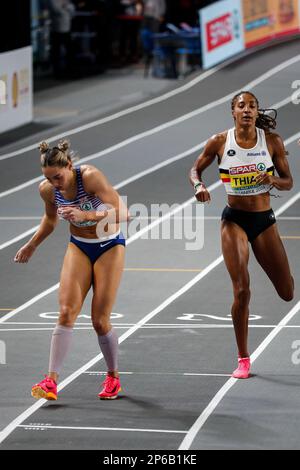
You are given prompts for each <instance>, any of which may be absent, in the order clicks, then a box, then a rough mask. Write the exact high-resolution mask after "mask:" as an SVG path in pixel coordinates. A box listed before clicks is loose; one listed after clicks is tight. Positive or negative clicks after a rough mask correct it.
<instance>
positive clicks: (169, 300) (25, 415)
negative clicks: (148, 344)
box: [0, 256, 223, 443]
mask: <svg viewBox="0 0 300 470" xmlns="http://www.w3.org/2000/svg"><path fill="white" fill-rule="evenodd" d="M222 259H223V257H222V256H220V257H219V258H217V259H216V260H215V261H214V262H212V263H211V264H210V265H209V266H207V267H206V268H205V269H204V270H203V271H202V272H201V273H199V274H198V275H197V276H195V277H194V278H193V279H192V280H191V281H189V282H188V283H187V284H185V285H184V286H183V287H182V288H181V289H179V290H178V291H177V292H176V293H175V294H173V295H171V296H170V297H168V298H167V299H166V300H165V301H164V302H162V303H161V304H160V305H159V306H158V307H157V308H155V309H154V310H152V312H150V313H148V315H146V316H145V317H144V318H142V319H141V320H140V321H139V322H138V323H137V324H136V325H134V326H133V327H131V328H130V329H129V330H127V331H126V332H125V333H124V334H123V335H122V336H121V337H120V338H119V344H121V343H123V341H125V340H126V339H127V338H128V337H129V336H131V335H132V334H133V333H135V332H136V331H137V330H138V329H139V328H140V327H141V326H143V325H144V324H145V323H147V322H148V321H149V320H151V318H153V317H155V316H156V315H157V314H158V313H160V312H161V311H162V310H164V309H165V308H166V307H167V306H168V305H170V304H171V303H172V302H174V301H175V300H176V299H177V298H178V297H180V296H181V295H183V294H184V293H185V292H187V291H188V290H189V289H191V288H192V287H193V286H194V285H195V284H197V283H198V282H199V281H200V280H201V279H202V278H203V277H205V276H206V275H207V274H209V273H210V271H212V270H213V269H214V268H215V267H216V266H218V265H219V264H220V263H221V262H222ZM0 321H1V320H0ZM102 358H103V355H102V354H101V353H100V354H98V355H97V356H96V357H94V358H93V359H91V360H90V361H89V362H87V363H86V364H85V365H84V366H82V367H81V368H80V369H78V370H77V371H75V372H74V373H73V374H71V375H70V376H69V377H67V378H66V379H65V380H63V381H62V382H61V383H60V385H59V386H58V391H59V392H60V391H61V390H63V389H64V388H65V387H66V386H67V385H69V384H70V383H71V382H73V380H75V379H76V378H77V377H79V376H80V375H81V374H82V373H84V372H86V371H87V370H88V369H90V368H91V367H93V366H94V365H95V364H96V363H97V362H98V361H100V359H102ZM44 403H46V400H44V399H42V400H38V401H37V402H36V403H35V404H34V405H32V406H30V407H29V408H28V409H27V410H25V411H24V412H23V413H21V414H20V415H19V416H17V418H15V419H14V420H13V421H12V422H11V423H9V424H8V425H7V426H6V427H5V428H4V429H3V430H2V431H1V432H0V443H1V442H3V441H4V439H6V438H7V437H8V436H9V435H10V434H11V433H12V432H13V431H14V430H15V429H16V427H17V426H19V425H20V424H21V423H23V421H24V420H25V419H27V418H28V417H29V416H31V415H32V414H33V413H34V412H35V411H36V410H38V409H39V408H40V407H41V406H42V405H43V404H44Z"/></svg>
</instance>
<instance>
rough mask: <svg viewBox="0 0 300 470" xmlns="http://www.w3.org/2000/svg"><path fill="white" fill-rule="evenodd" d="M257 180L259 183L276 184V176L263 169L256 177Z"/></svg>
mask: <svg viewBox="0 0 300 470" xmlns="http://www.w3.org/2000/svg"><path fill="white" fill-rule="evenodd" d="M255 181H256V183H257V184H271V185H273V184H274V176H272V175H269V174H268V173H266V172H264V171H262V172H258V174H257V176H256V177H255Z"/></svg>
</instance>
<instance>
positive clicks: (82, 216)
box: [59, 207, 87, 223]
mask: <svg viewBox="0 0 300 470" xmlns="http://www.w3.org/2000/svg"><path fill="white" fill-rule="evenodd" d="M59 213H60V214H61V215H62V216H63V217H64V219H65V220H68V221H69V222H76V223H80V222H85V221H86V220H87V212H86V211H81V210H80V209H77V208H76V207H61V208H60V210H59Z"/></svg>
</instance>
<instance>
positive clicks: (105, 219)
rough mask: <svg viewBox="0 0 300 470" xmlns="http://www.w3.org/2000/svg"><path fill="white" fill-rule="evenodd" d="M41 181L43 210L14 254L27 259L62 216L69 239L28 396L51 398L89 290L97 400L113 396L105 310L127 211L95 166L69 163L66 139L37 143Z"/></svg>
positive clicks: (120, 257) (111, 341)
mask: <svg viewBox="0 0 300 470" xmlns="http://www.w3.org/2000/svg"><path fill="white" fill-rule="evenodd" d="M40 152H41V166H42V172H43V174H44V176H45V178H46V179H45V180H44V181H43V182H42V183H41V184H40V187H39V189H40V195H41V198H42V199H43V201H44V204H45V214H44V216H43V219H42V221H41V224H40V227H39V229H38V230H37V232H36V233H35V234H34V236H33V237H32V238H31V240H29V241H28V242H27V243H26V244H25V245H24V246H23V247H22V248H21V249H20V250H19V251H18V252H17V254H16V256H15V261H16V262H18V263H27V262H28V260H29V259H30V258H31V256H32V255H33V253H34V251H35V250H36V248H37V247H38V246H39V245H40V244H41V243H42V242H43V241H44V240H45V238H46V237H48V236H49V235H50V234H51V233H52V232H53V230H54V229H55V226H56V224H57V222H58V219H59V218H62V219H64V220H66V221H67V222H69V224H70V232H71V239H70V243H69V244H68V247H67V250H66V254H65V257H64V261H63V266H62V270H61V277H60V287H59V309H60V312H59V319H58V323H57V325H56V327H55V329H54V331H53V335H52V340H51V348H50V360H49V371H48V374H47V375H46V376H45V379H44V380H42V381H41V382H39V383H38V384H36V385H34V386H33V388H32V391H31V394H32V396H33V397H34V398H45V399H48V400H56V399H57V381H58V376H59V374H60V370H61V367H62V364H63V361H64V359H65V357H66V354H67V352H68V350H69V347H70V343H71V338H72V331H73V326H74V323H75V321H76V318H77V316H78V314H79V313H80V310H81V307H82V304H83V302H84V299H85V297H86V295H87V293H88V291H89V289H90V288H91V287H92V288H93V298H92V305H91V317H92V323H93V327H94V329H95V331H96V333H97V336H98V342H99V345H100V349H101V351H102V353H103V356H104V359H105V361H106V364H107V368H108V372H107V376H106V379H105V381H104V383H103V385H104V386H103V389H102V391H101V392H100V393H99V395H98V396H99V398H100V399H114V398H116V397H117V396H118V393H119V391H120V390H121V385H120V379H119V374H118V364H117V358H118V337H117V334H116V332H115V331H114V329H113V328H112V326H111V323H110V314H111V310H112V306H113V304H114V301H115V298H116V293H117V289H118V286H119V283H120V279H121V274H122V271H123V264H124V251H125V239H124V236H123V234H122V233H121V232H120V229H119V222H122V221H127V220H128V219H129V214H128V210H127V208H126V207H125V205H124V203H123V202H122V200H121V198H120V197H119V195H118V193H117V192H116V191H115V190H114V189H113V187H112V186H111V185H110V184H109V182H108V181H107V179H106V178H105V176H104V175H103V174H102V173H101V172H100V171H99V170H98V169H96V168H95V167H93V166H90V165H81V166H79V167H77V168H74V167H73V163H72V159H71V156H70V143H69V142H68V141H61V142H59V144H58V145H57V146H56V147H53V148H49V146H48V144H47V143H46V142H43V143H42V144H41V145H40Z"/></svg>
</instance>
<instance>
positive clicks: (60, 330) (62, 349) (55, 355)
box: [49, 325, 73, 374]
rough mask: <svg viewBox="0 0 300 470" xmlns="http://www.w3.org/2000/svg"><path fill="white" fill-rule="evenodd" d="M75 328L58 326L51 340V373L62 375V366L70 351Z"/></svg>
mask: <svg viewBox="0 0 300 470" xmlns="http://www.w3.org/2000/svg"><path fill="white" fill-rule="evenodd" d="M72 333H73V328H72V327H68V326H62V325H56V327H55V329H54V331H53V334H52V340H51V347H50V359H49V372H56V373H57V374H59V373H60V370H61V366H62V364H63V361H64V359H65V357H66V355H67V352H68V351H69V349H70V344H71V340H72Z"/></svg>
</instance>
